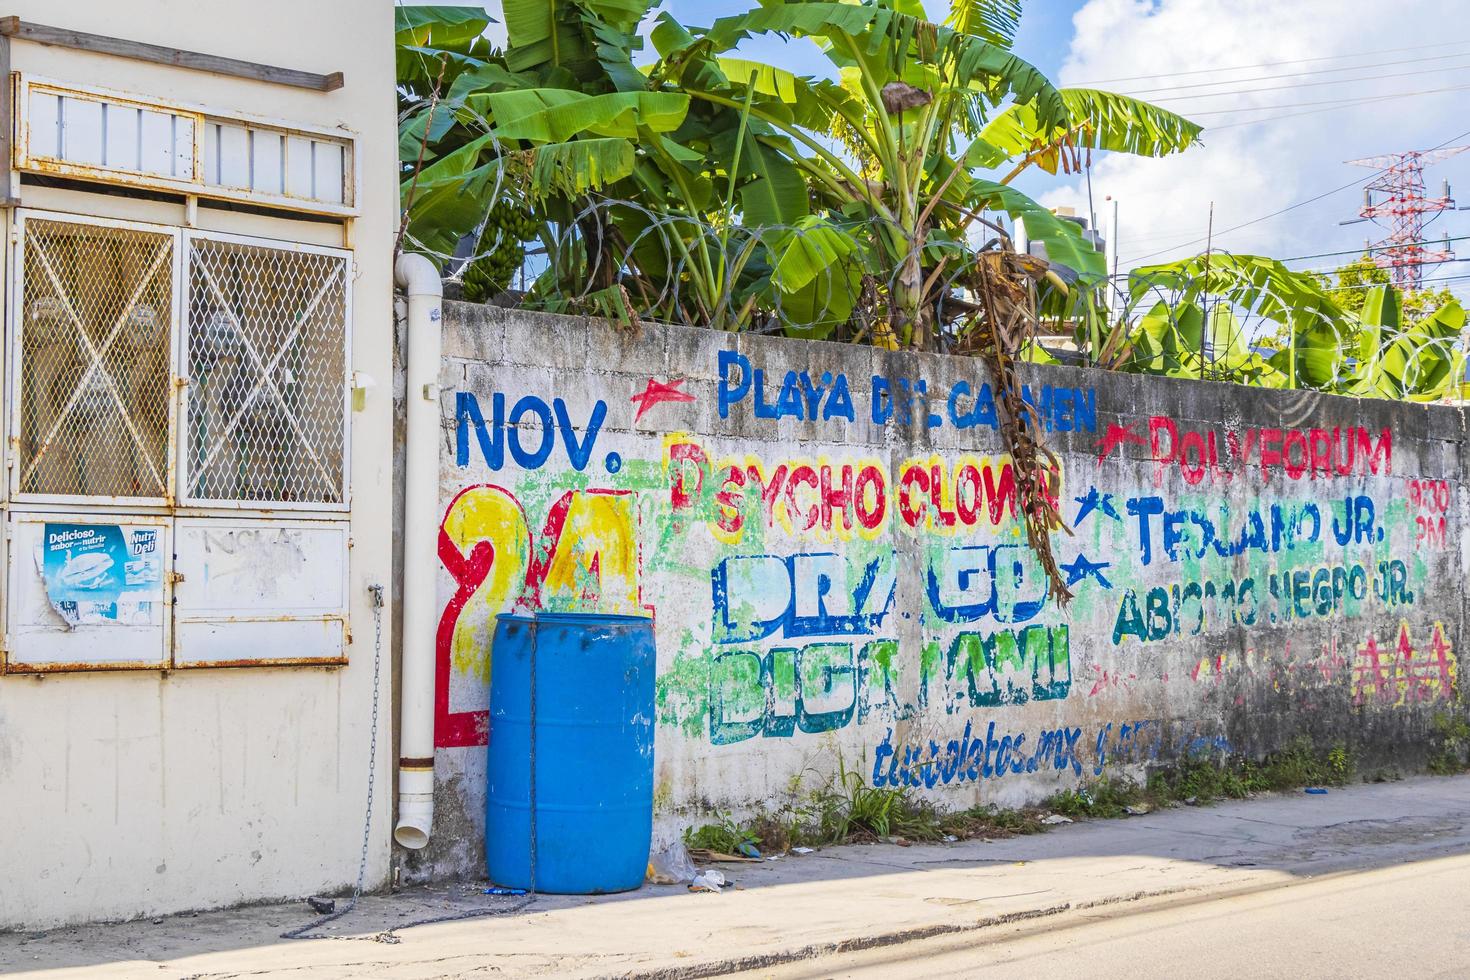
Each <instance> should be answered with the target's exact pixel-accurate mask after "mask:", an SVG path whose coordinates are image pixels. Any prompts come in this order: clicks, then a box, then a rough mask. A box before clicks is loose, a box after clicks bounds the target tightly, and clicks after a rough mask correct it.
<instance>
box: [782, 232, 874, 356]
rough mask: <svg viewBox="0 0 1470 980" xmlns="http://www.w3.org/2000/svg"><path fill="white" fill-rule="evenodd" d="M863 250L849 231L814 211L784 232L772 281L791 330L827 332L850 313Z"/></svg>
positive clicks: (811, 333)
mask: <svg viewBox="0 0 1470 980" xmlns="http://www.w3.org/2000/svg"><path fill="white" fill-rule="evenodd" d="M859 250H860V249H859V244H858V242H857V241H856V240H855V239H854V238H853V237H852V236H851V235H850V234H849V233H848V232H847V231H845V230H844V229H842V228H839V227H837V226H835V225H833V224H831V223H829V222H826V221H823V220H822V219H820V218H817V217H815V216H813V217H808V218H805V219H803V220H801V221H800V222H798V223H797V225H796V227H794V228H792V229H790V230H789V231H787V232H786V233H785V234H784V235H782V236H781V238H780V240H779V241H778V242H777V243H776V244H775V247H774V249H773V253H774V255H773V260H772V261H773V264H774V269H773V270H772V273H771V279H770V284H771V287H772V290H771V292H772V297H771V298H772V299H773V301H774V305H775V306H776V307H777V308H778V311H779V315H780V319H781V322H782V324H783V325H785V329H786V332H787V333H788V334H790V335H791V336H794V337H805V338H807V339H817V338H821V337H825V336H827V335H828V334H829V333H831V332H832V330H833V328H835V327H836V326H837V325H838V324H841V323H843V322H844V321H846V320H847V318H848V317H849V316H851V315H852V309H853V306H854V304H856V302H857V296H858V289H859V285H860V282H861V275H860V265H861V261H860V257H859V255H858V253H859Z"/></svg>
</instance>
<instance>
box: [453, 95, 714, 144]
mask: <svg viewBox="0 0 1470 980" xmlns="http://www.w3.org/2000/svg"><path fill="white" fill-rule="evenodd" d="M465 104H466V105H467V106H469V107H471V108H475V109H478V110H479V111H481V112H483V113H485V114H486V115H489V116H490V117H491V119H492V120H493V122H494V123H495V134H496V135H497V136H498V137H499V138H500V139H523V140H529V141H531V142H533V143H563V142H566V141H567V140H569V139H572V138H573V137H576V136H580V135H584V134H590V135H593V136H620V137H625V138H628V139H634V138H637V136H638V131H639V127H646V128H647V129H648V130H649V131H651V132H655V133H666V132H671V131H673V130H675V129H677V128H679V124H680V123H682V122H683V121H684V115H685V113H686V112H687V111H688V109H689V96H687V95H682V94H679V93H676V92H610V93H607V94H605V95H583V94H582V93H580V92H572V91H569V90H567V89H550V88H538V89H524V90H521V91H516V92H488V93H484V94H479V95H471V96H469V97H467V98H466V99H465Z"/></svg>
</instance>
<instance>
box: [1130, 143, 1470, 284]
mask: <svg viewBox="0 0 1470 980" xmlns="http://www.w3.org/2000/svg"><path fill="white" fill-rule="evenodd" d="M1466 136H1470V130H1466V131H1465V132H1463V133H1458V134H1456V135H1454V136H1451V137H1450V138H1449V139H1447V140H1445V141H1444V142H1442V143H1440V144H1439V145H1438V146H1431V147H1429V149H1428V150H1425V151H1424V152H1426V153H1428V152H1430V151H1431V150H1438V149H1440V148H1441V147H1445V146H1449V145H1450V144H1451V143H1453V142H1455V141H1456V140H1460V139H1464V138H1465V137H1466ZM1382 173H1384V171H1383V170H1378V171H1375V172H1373V173H1371V174H1369V175H1368V176H1367V177H1362V178H1359V179H1358V180H1353V181H1349V182H1348V183H1346V184H1343V185H1341V186H1340V187H1334V188H1332V190H1330V191H1323V192H1322V193H1321V194H1318V195H1316V196H1314V197H1309V198H1307V199H1306V200H1305V201H1298V202H1296V203H1295V204H1289V205H1287V206H1286V207H1284V208H1280V209H1278V210H1276V211H1272V212H1271V213H1270V214H1263V215H1261V216H1260V217H1259V218H1252V219H1251V220H1249V221H1243V222H1241V223H1240V224H1238V225H1232V226H1231V227H1229V228H1225V229H1223V230H1222V231H1219V232H1216V235H1227V234H1229V233H1230V232H1232V231H1239V230H1240V229H1242V228H1249V227H1250V226H1251V225H1255V224H1260V223H1261V222H1262V221H1269V220H1270V219H1271V218H1275V217H1278V216H1280V215H1283V214H1286V213H1287V212H1288V211H1295V210H1296V209H1297V208H1300V207H1305V206H1306V205H1308V204H1314V203H1316V202H1317V201H1320V200H1322V199H1323V198H1325V197H1331V196H1332V195H1333V194H1337V193H1340V192H1342V191H1345V190H1347V189H1348V188H1349V187H1358V186H1360V185H1362V184H1366V183H1367V182H1368V181H1370V180H1372V179H1373V178H1375V177H1377V176H1378V175H1379V174H1382ZM1205 240H1206V239H1204V238H1196V239H1193V240H1191V241H1187V242H1180V243H1179V244H1177V245H1173V246H1170V247H1169V248H1161V249H1159V250H1158V251H1155V252H1148V253H1146V254H1144V255H1139V256H1135V257H1134V258H1132V259H1131V260H1130V261H1131V262H1138V261H1139V260H1141V259H1151V258H1153V257H1154V256H1155V255H1163V254H1165V253H1166V252H1172V251H1175V250H1176V249H1179V248H1184V247H1185V246H1188V245H1198V244H1199V243H1200V242H1202V241H1205Z"/></svg>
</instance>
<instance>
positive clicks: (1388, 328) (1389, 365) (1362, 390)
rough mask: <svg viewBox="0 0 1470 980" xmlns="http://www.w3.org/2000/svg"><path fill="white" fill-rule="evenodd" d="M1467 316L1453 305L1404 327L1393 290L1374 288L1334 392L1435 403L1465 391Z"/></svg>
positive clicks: (1365, 303) (1441, 308)
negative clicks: (1465, 332)
mask: <svg viewBox="0 0 1470 980" xmlns="http://www.w3.org/2000/svg"><path fill="white" fill-rule="evenodd" d="M1465 320H1466V316H1465V310H1464V308H1463V307H1461V306H1460V303H1459V301H1458V300H1454V299H1451V300H1449V301H1447V302H1445V303H1444V304H1442V305H1441V306H1440V307H1439V308H1438V309H1436V310H1434V311H1433V312H1432V313H1429V314H1428V315H1426V316H1422V317H1420V318H1419V319H1417V320H1410V321H1408V322H1407V323H1405V322H1404V315H1403V304H1402V300H1401V297H1400V295H1399V291H1398V290H1397V289H1395V288H1394V287H1393V286H1374V287H1373V288H1371V289H1369V290H1368V291H1367V296H1366V298H1365V300H1364V302H1363V312H1362V315H1361V323H1360V327H1359V331H1358V336H1357V338H1356V343H1355V344H1354V345H1352V347H1351V348H1350V354H1351V363H1350V364H1349V365H1348V368H1347V370H1346V371H1345V372H1344V376H1343V377H1342V379H1341V381H1340V383H1339V384H1338V385H1337V386H1336V387H1337V390H1338V391H1340V392H1341V393H1342V394H1345V395H1357V396H1359V397H1367V398H1392V399H1396V400H1409V401H1420V402H1428V401H1438V400H1439V399H1442V398H1445V397H1448V396H1451V395H1458V394H1459V393H1460V391H1461V389H1462V388H1463V387H1464V385H1465V347H1464V342H1463V337H1464V330H1465Z"/></svg>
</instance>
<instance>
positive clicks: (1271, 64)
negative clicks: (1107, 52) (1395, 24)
mask: <svg viewBox="0 0 1470 980" xmlns="http://www.w3.org/2000/svg"><path fill="white" fill-rule="evenodd" d="M1466 43H1470V41H1465V40H1459V41H1440V42H1439V43H1437V44H1415V45H1411V46H1409V47H1407V48H1379V49H1378V50H1377V51H1359V52H1356V53H1353V54H1334V55H1323V56H1322V57H1319V58H1298V59H1296V60H1295V61H1262V62H1257V63H1256V64H1253V65H1229V66H1224V67H1219V68H1195V69H1192V70H1190V71H1166V72H1159V73H1158V74H1154V75H1124V76H1122V77H1119V78H1099V79H1097V80H1095V81H1091V82H1080V83H1078V85H1079V87H1086V86H1091V85H1106V84H1110V83H1112V82H1136V81H1140V80H1142V79H1149V78H1183V77H1185V76H1187V75H1208V74H1210V73H1212V72H1220V71H1248V70H1250V69H1252V68H1280V67H1281V66H1282V65H1307V64H1313V63H1315V62H1322V61H1342V60H1343V59H1344V58H1369V57H1373V56H1376V55H1383V54H1398V53H1399V52H1400V51H1427V50H1429V49H1431V48H1450V47H1455V46H1456V45H1461V44H1466ZM1359 67H1361V66H1359ZM1246 80H1247V79H1238V81H1246Z"/></svg>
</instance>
